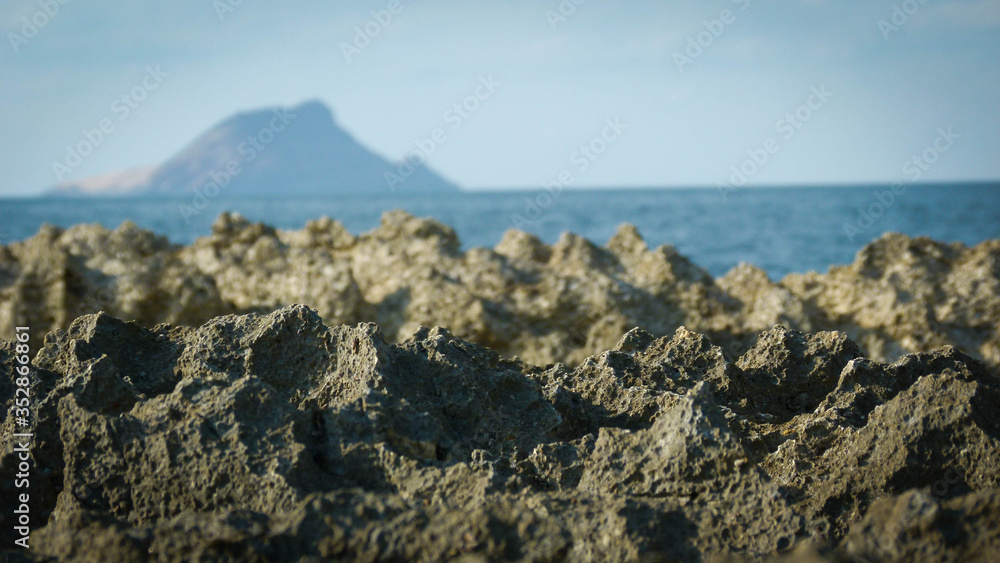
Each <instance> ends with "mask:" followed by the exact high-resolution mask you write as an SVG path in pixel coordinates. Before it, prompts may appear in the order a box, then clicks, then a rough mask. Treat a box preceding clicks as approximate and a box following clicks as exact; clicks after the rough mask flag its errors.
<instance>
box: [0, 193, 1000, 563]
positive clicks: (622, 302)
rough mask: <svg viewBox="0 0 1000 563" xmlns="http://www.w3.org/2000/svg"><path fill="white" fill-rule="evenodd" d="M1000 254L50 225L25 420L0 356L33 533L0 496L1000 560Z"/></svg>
mask: <svg viewBox="0 0 1000 563" xmlns="http://www.w3.org/2000/svg"><path fill="white" fill-rule="evenodd" d="M998 257H1000V245H998V241H988V242H984V243H982V244H980V245H977V246H976V247H973V248H968V247H965V246H962V245H958V244H944V243H938V242H934V241H931V240H927V239H910V238H908V237H904V236H902V235H894V234H889V235H885V236H883V237H882V238H880V239H879V240H877V241H876V242H874V243H873V244H871V245H869V246H868V247H866V248H865V249H863V250H862V251H861V252H860V253H859V255H858V257H857V259H856V261H855V263H854V264H852V265H849V266H844V267H837V268H833V269H831V271H830V272H828V273H826V274H805V275H794V276H789V277H786V278H785V279H784V280H782V281H781V282H778V283H775V282H772V281H770V280H768V279H767V276H766V275H764V274H763V273H762V272H760V271H759V270H757V269H755V268H753V267H751V266H741V267H738V268H736V269H734V270H733V271H732V272H730V273H729V274H727V275H726V276H724V277H723V278H720V279H718V280H713V279H712V278H711V277H710V276H709V275H707V274H706V273H705V272H704V271H702V270H701V269H699V268H698V267H696V266H694V265H693V264H691V263H690V262H689V261H687V260H686V259H684V258H683V257H681V256H679V255H678V254H677V253H676V252H675V251H673V249H671V248H669V247H660V248H658V249H655V250H650V249H648V248H647V247H646V245H645V244H644V243H643V242H642V239H641V238H640V237H639V236H638V233H636V232H635V230H634V229H633V228H631V227H627V226H626V227H623V228H621V229H620V230H619V232H618V233H617V234H616V235H615V236H614V237H613V238H612V239H611V241H609V242H608V244H607V245H606V246H603V247H600V246H596V245H594V244H592V243H590V242H588V241H586V240H584V239H581V238H579V237H575V236H572V235H566V236H564V237H563V238H562V239H561V240H560V241H559V242H558V243H557V244H555V245H552V246H548V245H544V244H541V243H540V242H539V241H538V240H537V239H534V238H533V237H531V236H530V235H527V234H525V233H521V232H516V231H512V232H510V233H508V235H507V236H506V237H505V238H504V240H503V241H502V242H501V243H500V244H499V245H498V246H497V247H496V248H495V249H493V250H489V249H472V250H468V251H465V252H462V251H461V250H460V245H459V242H458V240H457V238H456V237H455V234H454V232H453V231H452V230H451V229H449V228H448V227H446V226H444V225H441V224H439V223H437V222H434V221H430V220H424V219H417V218H414V217H411V216H409V215H406V214H405V213H401V212H392V213H388V214H386V215H385V217H384V218H383V221H382V225H381V226H380V227H379V228H377V229H375V230H374V231H372V232H370V233H366V234H363V235H360V236H354V235H352V234H350V233H348V232H347V231H346V230H345V229H344V228H343V227H342V226H341V225H340V224H338V223H337V222H335V221H332V220H329V219H322V220H318V221H315V222H313V223H310V224H309V225H307V226H306V228H305V229H303V230H301V231H290V232H283V231H276V230H274V229H272V228H270V227H267V226H266V225H261V224H251V223H249V222H247V221H246V220H244V219H242V218H240V217H238V216H233V215H229V214H224V215H223V216H221V217H220V218H219V219H218V220H217V221H216V224H215V228H214V231H213V234H212V235H211V236H210V237H206V238H204V239H200V240H199V241H197V242H196V243H194V244H193V245H192V246H190V247H180V246H174V245H171V244H170V243H169V242H168V241H166V240H165V239H163V238H162V237H158V236H156V235H155V234H153V233H150V232H148V231H142V230H140V229H138V228H136V227H135V226H134V225H130V224H124V225H122V226H121V227H119V228H118V229H116V230H114V231H108V230H106V229H103V228H100V227H96V226H77V227H73V228H71V229H68V230H66V231H60V230H58V229H55V228H44V229H43V230H42V231H41V232H39V234H38V235H36V236H35V237H33V238H32V239H29V240H27V241H24V242H20V243H15V244H12V245H9V246H7V247H0V287H2V288H3V294H2V295H3V300H2V302H0V315H3V316H2V319H0V325H2V326H14V325H15V324H16V325H21V326H29V327H31V331H32V333H33V335H34V336H35V338H34V339H33V341H32V350H37V353H36V354H34V356H33V362H32V363H33V366H34V374H33V376H32V378H31V381H30V394H31V397H32V405H33V406H32V409H33V413H34V414H33V416H32V417H31V418H30V419H29V420H27V421H26V426H21V423H22V422H25V421H19V420H17V418H16V415H12V414H10V412H11V411H10V408H11V407H12V406H13V405H14V400H15V389H14V384H13V383H12V381H13V380H12V379H11V378H10V377H4V378H0V406H3V407H4V411H3V412H4V415H3V418H2V419H0V426H2V430H3V435H5V436H10V435H12V434H13V433H14V432H30V433H31V434H32V435H33V439H32V443H31V446H30V460H31V467H32V470H31V471H32V489H31V491H32V492H31V495H32V496H31V503H32V504H31V506H32V509H31V518H32V521H31V523H32V529H33V533H32V535H31V545H32V549H31V550H30V551H10V547H9V546H12V545H13V539H14V537H13V535H12V534H14V531H13V530H14V528H13V523H12V521H11V518H12V514H11V513H10V511H3V512H2V513H0V541H2V544H0V545H2V546H3V547H0V552H2V553H3V554H4V556H5V557H6V558H7V559H9V560H12V561H43V560H49V559H50V558H55V559H58V560H79V561H91V560H109V561H110V560H114V561H151V560H161V561H187V560H246V561H265V560H294V561H314V560H329V559H333V560H366V561H375V560H418V561H439V560H448V559H459V558H464V559H462V560H466V561H494V560H526V561H563V560H568V561H609V560H616V561H617V560H625V561H642V560H650V561H653V560H664V559H666V560H676V559H685V560H701V559H707V558H709V557H710V556H723V557H726V556H728V557H731V558H734V559H736V560H740V559H749V560H761V559H764V558H768V557H772V556H788V557H790V558H791V559H792V560H811V561H823V560H829V561H855V560H868V561H911V560H934V561H938V560H944V561H960V560H961V561H964V560H978V561H989V560H995V559H996V558H997V556H998V555H1000V423H998V421H1000V380H998V378H997V377H996V375H994V373H991V371H990V369H991V367H992V368H993V369H995V368H996V366H997V363H998V361H997V356H996V350H997V333H996V330H997V329H996V326H997V322H996V321H997V313H998V305H997V302H998V299H1000V297H998V295H1000V293H998V291H997V280H998V277H1000V272H998V270H997V267H996V266H997V264H998V263H1000V262H998ZM291 303H309V304H310V305H311V307H307V306H305V305H302V304H296V305H290V304H291ZM286 305H287V306H286ZM92 308H99V309H101V310H103V311H107V312H93V311H88V309H92ZM237 313H238V314H237ZM123 318H124V319H125V320H123ZM128 319H136V320H138V322H131V321H129V320H128ZM359 319H360V320H376V321H378V323H379V324H378V325H377V324H373V323H368V322H361V321H360V320H359ZM438 321H440V322H438ZM158 323H169V324H158ZM380 325H381V326H380ZM421 325H426V326H421ZM432 325H444V326H447V327H448V328H444V327H443V326H436V327H435V328H428V327H429V326H432ZM629 325H633V326H634V325H639V326H644V327H645V329H642V328H633V327H632V326H629ZM682 325H683V326H682ZM791 325H794V326H797V327H799V329H800V330H797V329H796V328H793V327H792V326H791ZM692 327H697V330H695V329H694V328H692ZM758 327H760V328H758ZM831 329H832V330H831ZM46 333H47V334H46ZM706 333H707V334H706ZM42 335H44V339H42V338H41V336H42ZM612 335H614V336H612ZM4 338H6V339H8V340H9V339H10V336H9V335H5V336H4ZM609 339H611V340H610V344H605V343H606V342H608V341H609ZM470 340H474V341H475V342H472V341H470ZM720 343H721V344H723V345H722V346H719V344H720ZM498 350H500V351H502V352H503V353H499V352H498ZM911 352H913V353H911ZM514 355H517V356H519V357H520V358H522V359H518V358H515V357H513V356H514ZM16 356H17V352H16V350H15V347H14V344H13V343H12V342H9V341H0V370H2V371H3V373H5V374H7V373H13V371H14V369H15V367H16V366H17V365H18V364H17V361H16V359H15V358H16ZM977 357H978V358H981V359H985V360H986V361H987V362H988V363H989V366H987V365H986V364H984V363H983V362H982V361H980V359H977ZM525 360H530V361H525ZM19 447H20V446H19V445H18V444H16V443H13V442H11V443H5V444H4V445H3V450H0V499H2V500H0V505H3V506H15V504H14V503H15V498H16V496H15V495H16V493H18V492H20V491H19V490H18V489H16V488H15V487H14V483H15V475H16V473H17V472H18V470H19V469H18V464H19V458H18V456H19V455H20V454H19V451H18V448H19Z"/></svg>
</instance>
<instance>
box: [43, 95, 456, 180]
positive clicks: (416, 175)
mask: <svg viewBox="0 0 1000 563" xmlns="http://www.w3.org/2000/svg"><path fill="white" fill-rule="evenodd" d="M396 189H399V190H406V191H409V192H450V191H457V190H458V188H457V187H456V186H455V185H454V184H452V183H451V182H449V181H447V180H445V179H444V178H442V177H440V176H438V175H437V174H435V173H434V172H433V171H431V170H430V169H428V168H427V167H426V166H422V165H418V166H413V165H412V163H409V164H407V163H394V162H390V161H388V160H386V159H384V158H382V157H381V156H379V155H377V154H375V153H373V152H371V151H370V150H368V149H367V148H365V147H363V146H362V145H361V144H359V143H358V142H357V141H356V140H355V139H354V138H352V137H351V136H350V135H349V134H348V133H347V132H345V131H344V130H343V129H341V128H340V127H338V126H337V124H336V123H335V121H334V119H333V114H332V113H331V112H330V110H329V109H328V108H327V107H326V106H325V105H323V104H322V103H320V102H306V103H304V104H301V105H299V106H296V107H293V108H271V109H263V110H258V111H251V112H245V113H240V114H237V115H234V116H232V117H230V118H228V119H226V120H225V121H223V122H221V123H219V124H218V125H216V126H215V127H213V128H211V129H210V130H209V131H207V132H205V133H204V134H202V135H201V136H199V137H198V138H197V139H195V140H194V141H193V142H192V143H191V144H190V145H188V146H187V147H185V148H184V149H183V150H181V151H180V152H179V153H178V154H177V155H176V156H174V157H173V158H171V159H170V160H168V161H167V162H166V163H164V164H162V165H160V166H158V167H154V168H152V169H144V170H142V173H141V174H138V173H136V174H125V173H119V174H111V175H108V176H106V177H103V178H95V179H84V180H80V181H77V182H71V183H68V184H65V185H61V186H57V187H56V188H55V189H54V190H52V192H51V193H52V194H53V195H70V196H81V195H88V196H100V195H117V196H121V195H159V196H169V195H180V196H194V195H196V194H201V195H202V196H207V197H209V198H214V197H217V196H218V194H219V193H227V194H233V195H241V196H254V195H275V194H280V195H323V194H340V193H378V192H389V191H390V190H396Z"/></svg>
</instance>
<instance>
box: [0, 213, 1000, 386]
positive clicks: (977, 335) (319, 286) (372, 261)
mask: <svg viewBox="0 0 1000 563" xmlns="http://www.w3.org/2000/svg"><path fill="white" fill-rule="evenodd" d="M293 303H300V304H304V305H307V306H309V307H311V308H313V309H315V310H317V311H318V312H319V314H320V315H321V316H322V317H323V319H324V320H325V321H326V322H327V323H328V324H330V325H331V326H333V325H339V324H348V325H354V324H358V323H361V322H375V323H377V324H378V325H379V327H380V328H381V329H382V331H383V333H384V334H385V335H386V337H387V338H388V339H389V340H390V341H393V342H400V341H402V340H404V339H406V338H407V337H409V336H410V335H411V334H413V332H414V331H415V330H416V329H417V328H418V327H420V326H443V327H447V328H448V329H449V330H450V331H451V332H452V333H453V334H454V335H456V336H457V337H459V338H462V339H465V340H469V341H471V342H475V343H477V344H480V345H483V346H487V347H489V348H491V349H493V350H495V351H497V352H499V353H501V354H502V355H505V356H517V357H519V358H521V359H522V360H524V361H526V362H530V363H533V364H536V365H546V364H549V363H554V362H564V363H566V364H568V365H578V364H579V363H580V362H582V361H583V360H584V359H585V358H587V357H589V356H591V355H594V354H598V353H600V352H602V351H604V350H607V349H609V348H611V347H612V346H614V345H615V343H616V342H617V341H618V339H619V338H620V337H621V335H622V334H624V333H625V332H626V331H628V330H630V329H632V328H634V327H640V328H643V329H644V330H647V331H649V332H650V333H651V334H653V335H656V336H665V335H671V334H673V333H674V331H675V330H676V329H677V327H679V326H686V327H687V328H688V329H690V330H693V331H695V332H698V333H702V334H706V335H708V336H709V337H711V339H712V342H713V343H715V344H717V345H720V346H722V347H723V348H724V349H726V350H727V351H729V352H730V353H732V354H733V355H735V356H739V355H740V354H742V353H743V352H744V351H745V350H746V349H747V348H748V346H749V345H751V344H752V343H753V342H754V341H755V339H756V337H757V335H758V334H759V333H760V332H762V331H765V330H768V329H769V328H771V327H772V326H774V325H776V324H782V325H785V326H788V327H790V328H793V329H796V330H801V331H803V332H816V331H821V330H828V331H840V332H844V333H846V334H847V335H848V336H849V337H850V338H851V339H852V340H853V341H855V342H856V343H857V344H858V345H859V346H860V347H861V349H862V350H863V352H864V353H865V355H866V356H867V357H869V358H872V359H876V360H882V361H892V360H895V359H896V358H898V357H899V356H900V355H903V354H906V353H912V352H930V351H932V350H936V349H938V348H940V347H942V346H946V345H953V346H957V347H959V348H961V349H962V350H963V351H965V352H966V353H968V354H970V355H973V356H975V357H977V358H979V359H981V360H983V361H985V362H986V364H987V366H989V367H990V368H991V369H992V370H994V372H997V371H998V370H1000V240H991V241H986V242H983V243H981V244H979V245H977V246H975V247H972V248H968V247H965V246H963V245H961V244H946V243H940V242H935V241H932V240H929V239H924V238H917V239H912V238H909V237H906V236H903V235H899V234H887V235H885V236H883V237H882V238H880V239H878V240H877V241H875V242H874V243H872V244H871V245H869V246H867V247H866V248H864V249H863V250H862V251H861V252H860V253H859V254H858V256H857V258H856V260H855V261H854V263H853V264H850V265H848V266H841V267H834V268H831V269H830V271H829V272H827V273H825V274H820V273H807V274H793V275H789V276H787V277H785V278H784V279H782V280H781V281H778V282H774V281H772V280H770V279H768V277H767V275H766V274H765V273H764V272H763V271H761V270H759V269H757V268H755V267H753V266H749V265H741V266H739V267H737V268H734V269H733V270H732V271H731V272H729V273H728V274H726V275H725V276H723V277H721V278H719V279H713V278H712V277H711V276H710V275H709V274H708V273H707V272H706V271H705V270H702V269H701V268H699V267H697V266H696V265H694V264H692V263H691V262H690V261H688V260H687V259H686V258H684V257H683V256H681V255H679V254H678V253H677V251H676V250H675V249H673V248H672V247H670V246H661V247H659V248H656V249H654V250H650V249H649V248H648V247H647V245H646V244H645V243H644V242H643V240H642V239H641V238H640V236H639V234H638V233H637V232H636V230H635V228H633V227H631V226H627V225H626V226H623V227H621V228H620V229H619V231H618V233H617V234H616V235H615V236H614V237H613V238H612V239H611V240H610V241H608V243H607V244H606V245H605V246H603V247H602V246H597V245H594V244H593V243H591V242H589V241H587V240H585V239H583V238H580V237H577V236H574V235H571V234H566V235H564V236H563V237H562V238H561V239H560V240H559V241H558V242H557V243H556V244H554V245H551V246H549V245H545V244H542V243H541V242H540V241H539V240H538V239H537V238H535V237H533V236H531V235H529V234H527V233H524V232H521V231H515V230H512V231H509V232H508V233H507V234H506V235H505V236H504V238H503V240H502V241H501V242H500V243H499V244H498V245H497V246H496V248H494V249H484V248H474V249H471V250H468V251H464V252H463V251H462V250H461V249H460V243H459V240H458V238H457V237H456V235H455V233H454V231H453V230H452V229H450V228H448V227H446V226H444V225H442V224H440V223H438V222H436V221H433V220H427V219H417V218H414V217H412V216H410V215H407V214H406V213H404V212H400V211H396V212H390V213H386V214H385V216H384V217H383V219H382V224H381V226H379V227H378V228H377V229H375V230H373V231H371V232H368V233H364V234H362V235H359V236H354V235H352V234H351V233H349V232H348V231H347V230H346V229H345V228H344V227H343V225H341V224H340V223H338V222H336V221H333V220H330V219H321V220H318V221H314V222H312V223H309V224H308V225H306V227H305V228H304V229H302V230H300V231H279V230H275V229H273V228H271V227H268V226H266V225H262V224H251V223H249V222H248V221H246V220H245V219H243V218H241V217H239V216H236V215H230V214H223V215H221V216H220V217H219V218H218V220H217V221H216V223H215V225H214V227H213V232H212V234H211V236H207V237H203V238H201V239H198V240H197V241H196V242H195V243H194V244H193V245H191V246H177V245H173V244H171V243H169V242H168V241H167V240H166V239H165V238H163V237H160V236H157V235H155V234H153V233H151V232H149V231H144V230H141V229H139V228H137V227H136V226H135V225H133V224H130V223H125V224H123V225H122V226H121V227H119V228H117V229H115V230H114V231H108V230H106V229H104V228H102V227H99V226H95V225H79V226H75V227H72V228H70V229H68V230H65V231H62V230H59V229H57V228H54V227H44V228H43V229H42V230H41V231H40V232H39V233H38V234H37V235H35V236H34V237H32V238H31V239H29V240H27V241H24V242H19V243H14V244H11V245H9V246H6V247H0V338H6V339H11V338H13V332H12V331H13V328H12V327H14V326H29V327H31V328H32V331H33V332H32V334H33V335H34V337H35V339H34V341H33V342H32V344H33V347H34V348H35V349H37V348H38V346H40V345H41V339H42V337H43V336H44V335H45V334H46V333H48V332H49V331H51V330H54V329H60V328H61V329H65V328H67V327H69V325H70V323H71V322H73V320H74V319H76V318H77V317H78V316H81V315H83V314H88V313H96V312H98V311H104V312H107V313H108V314H111V315H113V316H115V317H118V318H122V319H126V320H135V321H137V322H138V323H139V324H141V325H142V326H145V327H147V328H151V327H153V326H155V325H156V324H158V323H171V324H175V325H188V326H199V325H201V324H203V323H205V322H207V321H209V320H210V319H212V318H214V317H216V316H219V315H224V314H238V313H268V312H270V311H273V310H274V309H275V308H277V307H281V306H285V305H291V304H293Z"/></svg>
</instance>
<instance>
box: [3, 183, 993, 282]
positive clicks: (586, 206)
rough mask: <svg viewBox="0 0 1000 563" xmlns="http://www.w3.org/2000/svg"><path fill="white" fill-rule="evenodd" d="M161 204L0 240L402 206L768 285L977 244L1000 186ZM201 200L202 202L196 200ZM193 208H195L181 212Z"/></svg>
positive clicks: (484, 240)
mask: <svg viewBox="0 0 1000 563" xmlns="http://www.w3.org/2000/svg"><path fill="white" fill-rule="evenodd" d="M191 203H192V202H191V201H190V200H188V201H186V202H182V201H180V200H170V199H74V200H60V199H48V198H37V199H4V200H0V217H2V220H0V242H4V243H7V242H11V241H15V240H21V239H24V238H27V237H29V236H31V235H33V234H34V233H35V232H37V231H38V228H39V227H40V226H41V225H42V224H43V223H52V224H55V225H58V226H62V227H68V226H70V225H73V224H75V223H100V224H103V225H105V226H106V227H108V228H113V227H115V226H117V225H119V224H120V223H121V222H122V221H125V220H132V221H134V222H135V223H137V224H138V225H139V226H140V227H144V228H148V229H151V230H153V231H155V232H157V233H160V234H164V235H166V236H167V237H168V238H169V239H170V240H171V241H173V242H177V243H190V242H192V241H193V240H194V239H196V238H197V237H200V236H204V235H206V234H208V233H209V232H210V230H211V224H212V221H213V220H214V219H215V217H216V216H217V215H218V214H219V213H221V212H222V211H237V212H239V213H241V214H243V215H244V216H246V217H247V218H249V219H251V220H253V221H264V222H266V223H268V224H271V225H274V226H276V227H279V228H283V229H299V228H302V226H303V225H304V224H305V223H306V221H308V220H311V219H315V218H318V217H321V216H323V215H328V216H330V217H332V218H334V219H338V220H340V221H341V222H343V223H344V225H345V226H346V227H347V228H348V229H349V230H350V231H351V232H353V233H360V232H363V231H367V230H370V229H373V228H375V227H376V226H377V225H378V223H379V217H380V216H381V214H382V213H383V212H384V211H386V210H390V209H404V210H406V211H408V212H410V213H412V214H413V215H416V216H421V217H434V218H435V219H438V220H439V221H441V222H443V223H445V224H447V225H450V226H452V227H453V228H454V229H455V230H456V232H457V233H458V235H459V237H460V239H461V240H462V244H463V247H465V248H470V247H476V246H486V247H492V246H494V245H496V243H497V242H499V240H500V238H501V237H502V235H503V233H504V231H506V230H507V229H510V228H514V227H515V226H516V227H518V228H520V229H522V230H524V231H528V232H530V233H534V234H536V235H538V236H539V237H540V238H541V239H542V240H544V241H545V242H548V243H552V242H555V241H556V240H557V239H558V237H559V234H560V233H562V232H565V231H570V232H574V233H577V234H579V235H582V236H585V237H587V238H589V239H590V240H592V241H594V242H597V243H598V244H604V243H605V242H607V240H608V238H610V237H611V236H612V235H613V234H614V232H615V229H616V228H617V226H618V225H620V224H622V223H632V224H634V225H636V226H637V227H638V228H639V231H640V233H642V235H643V237H644V238H645V239H646V241H647V243H648V244H649V246H650V247H655V246H658V245H660V244H671V245H673V246H675V247H676V248H677V249H678V250H679V251H680V252H681V253H682V254H684V255H686V256H688V257H689V258H691V259H692V260H693V261H694V262H695V263H696V264H698V265H700V266H701V267H703V268H705V269H707V270H708V271H710V272H711V273H712V274H713V275H715V276H719V275H722V274H724V273H725V272H727V271H728V270H729V269H730V268H732V267H733V266H736V265H737V264H738V263H740V262H749V263H752V264H756V265H757V266H760V267H761V268H763V269H764V270H765V271H767V272H768V274H769V275H770V276H771V277H772V279H777V278H780V277H782V276H784V275H785V274H787V273H789V272H805V271H826V270H827V269H828V268H829V266H831V265H836V264H846V263H849V262H851V261H852V260H853V259H854V255H855V254H856V253H857V251H858V250H859V249H861V247H863V246H864V245H865V244H867V243H868V242H870V241H871V240H874V239H875V238H877V237H878V236H879V235H881V234H882V233H883V232H886V231H897V232H902V233H906V234H908V235H912V236H918V235H924V236H929V237H931V238H934V239H938V240H943V241H961V242H964V243H966V244H976V243H978V242H981V241H983V240H985V239H990V238H1000V184H962V185H921V186H913V187H909V188H908V189H906V191H904V192H902V193H901V194H894V193H892V191H891V190H890V188H889V187H888V186H869V187H808V188H752V189H742V190H737V191H736V192H733V193H730V194H728V196H727V197H725V198H724V197H723V195H722V194H721V193H720V192H719V191H717V190H715V189H616V190H566V191H563V192H561V193H557V194H550V193H548V192H546V191H544V190H512V191H492V192H465V193H460V194H447V195H441V196H436V195H435V196H429V195H418V194H406V193H405V192H403V193H385V194H382V195H377V196H372V195H363V196H362V195H344V196H330V197H321V198H317V197H310V198H295V197H277V196H275V197H265V198H239V199H237V198H232V197H225V194H223V195H222V196H220V197H218V198H216V199H213V200H208V201H207V202H203V203H204V207H203V208H202V209H200V210H195V209H194V208H193V207H189V208H187V210H186V211H187V213H185V212H184V211H182V208H181V205H182V204H186V205H190V204H191ZM199 203H202V202H199ZM191 211H196V213H195V214H193V215H191V214H190V212H191Z"/></svg>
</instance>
